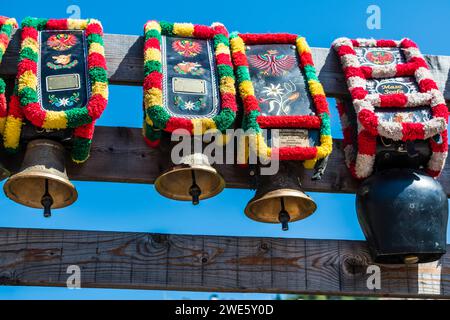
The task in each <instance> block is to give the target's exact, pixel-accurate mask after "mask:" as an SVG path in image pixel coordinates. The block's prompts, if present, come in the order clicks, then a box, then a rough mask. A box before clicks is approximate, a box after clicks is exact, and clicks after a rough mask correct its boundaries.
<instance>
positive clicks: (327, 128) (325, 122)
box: [319, 113, 331, 136]
mask: <svg viewBox="0 0 450 320" xmlns="http://www.w3.org/2000/svg"><path fill="white" fill-rule="evenodd" d="M319 117H320V118H321V119H322V128H320V134H321V135H322V136H331V122H330V116H329V115H328V114H327V113H321V114H320V115H319Z"/></svg>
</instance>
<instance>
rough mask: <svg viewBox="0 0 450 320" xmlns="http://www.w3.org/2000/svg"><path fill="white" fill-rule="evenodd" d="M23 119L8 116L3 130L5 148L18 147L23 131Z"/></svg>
mask: <svg viewBox="0 0 450 320" xmlns="http://www.w3.org/2000/svg"><path fill="white" fill-rule="evenodd" d="M22 124H23V122H22V120H21V119H19V118H15V117H13V116H8V118H7V120H6V124H5V131H3V141H4V146H5V148H12V149H16V148H17V147H18V146H19V142H20V133H21V131H22Z"/></svg>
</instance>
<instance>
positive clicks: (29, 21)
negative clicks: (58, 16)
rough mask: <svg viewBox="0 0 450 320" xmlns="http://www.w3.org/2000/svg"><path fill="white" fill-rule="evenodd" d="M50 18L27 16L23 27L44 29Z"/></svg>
mask: <svg viewBox="0 0 450 320" xmlns="http://www.w3.org/2000/svg"><path fill="white" fill-rule="evenodd" d="M47 21H48V19H45V18H32V17H26V18H25V19H23V20H22V28H23V27H32V28H35V29H37V30H42V29H44V28H45V26H46V25H47Z"/></svg>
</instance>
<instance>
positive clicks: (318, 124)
mask: <svg viewBox="0 0 450 320" xmlns="http://www.w3.org/2000/svg"><path fill="white" fill-rule="evenodd" d="M230 43H231V50H232V58H233V62H234V65H235V66H236V74H237V81H238V88H239V93H240V96H241V99H242V101H243V105H244V119H243V125H242V126H243V129H244V130H246V131H247V130H252V133H251V134H250V135H254V136H256V137H255V138H256V140H257V143H256V144H254V146H253V149H254V151H255V152H257V153H258V154H259V156H261V157H263V158H270V157H272V155H273V154H274V153H275V152H276V153H278V156H279V159H280V160H299V161H304V162H303V164H304V166H305V167H306V168H313V167H314V166H315V164H316V162H317V160H319V159H323V158H325V157H327V156H328V155H329V154H330V153H331V149H332V139H331V130H330V116H329V110H328V103H327V100H326V97H325V92H324V90H323V88H322V85H321V84H320V82H319V79H318V78H317V75H316V69H315V67H314V62H313V59H312V55H311V49H310V48H309V46H308V44H307V42H306V40H305V38H303V37H300V36H297V35H293V34H239V33H236V32H235V33H232V34H231V36H230ZM271 44H278V45H280V48H279V49H278V50H273V49H268V48H266V49H268V50H266V49H264V48H262V49H264V50H265V51H264V50H263V51H261V52H260V50H256V51H255V53H254V54H253V53H251V54H250V52H248V51H249V50H250V47H253V46H261V45H271ZM284 45H286V46H287V47H286V46H284ZM285 47H286V48H285ZM260 49H261V48H260ZM279 50H284V51H286V52H284V51H283V52H278V51H279ZM289 50H292V52H290V51H289ZM295 55H297V56H298V57H295ZM249 62H250V64H251V65H252V67H253V68H254V69H255V72H258V75H257V76H256V77H255V78H260V77H271V78H273V79H274V81H275V82H276V81H278V83H276V84H270V86H267V87H263V88H262V90H259V91H260V92H259V94H260V96H259V97H257V96H256V95H255V82H254V80H252V77H251V70H250V64H249ZM294 69H298V70H299V71H300V73H299V74H297V73H296V74H294V76H295V77H290V75H289V73H290V72H292V70H294ZM298 70H296V71H297V72H298ZM300 77H303V78H304V80H305V82H306V87H305V88H304V90H305V92H304V93H300V91H299V90H298V89H297V88H298V87H301V86H302V85H303V84H302V83H295V81H296V80H295V78H297V79H299V78H300ZM279 79H282V80H283V81H284V80H286V79H287V81H284V82H283V83H280V82H279V81H280V80H279ZM309 95H310V97H309ZM302 96H303V97H302ZM300 99H305V100H304V101H300ZM307 100H309V101H307ZM294 102H295V103H297V106H296V105H295V104H294ZM298 105H302V106H308V108H310V112H308V114H300V115H298V114H297V115H295V112H294V115H292V114H291V113H290V112H289V110H292V109H293V108H299V107H298ZM263 108H265V109H266V111H265V112H263V111H262V109H263ZM275 109H277V111H276V112H274V111H275ZM303 113H304V112H303ZM265 128H267V129H269V128H278V129H287V128H295V129H312V130H317V131H319V132H320V138H319V143H318V145H315V146H289V147H280V148H277V149H275V148H271V147H270V146H268V144H267V141H265V139H264V137H263V135H262V129H265Z"/></svg>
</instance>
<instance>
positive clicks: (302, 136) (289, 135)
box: [278, 129, 310, 147]
mask: <svg viewBox="0 0 450 320" xmlns="http://www.w3.org/2000/svg"><path fill="white" fill-rule="evenodd" d="M278 141H279V146H280V147H309V146H310V143H309V136H308V130H305V129H281V130H279V136H278Z"/></svg>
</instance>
